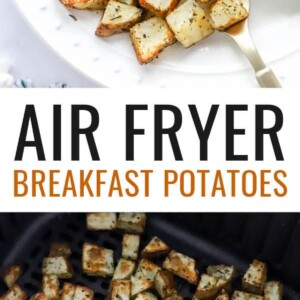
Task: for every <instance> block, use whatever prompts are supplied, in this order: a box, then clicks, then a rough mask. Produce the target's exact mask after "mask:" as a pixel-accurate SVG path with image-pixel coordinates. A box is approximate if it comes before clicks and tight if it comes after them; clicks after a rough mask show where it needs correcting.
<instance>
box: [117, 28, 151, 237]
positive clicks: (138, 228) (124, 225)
mask: <svg viewBox="0 0 300 300" xmlns="http://www.w3.org/2000/svg"><path fill="white" fill-rule="evenodd" d="M140 24H142V23H139V24H136V25H135V26H134V27H133V28H132V31H130V32H131V33H132V32H135V31H136V29H134V28H137V26H139V25H140ZM145 225H146V214H145V213H120V215H119V218H118V221H117V228H120V229H124V230H125V231H126V232H130V233H143V232H144V229H145Z"/></svg>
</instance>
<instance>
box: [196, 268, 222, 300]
mask: <svg viewBox="0 0 300 300" xmlns="http://www.w3.org/2000/svg"><path fill="white" fill-rule="evenodd" d="M217 284H218V279H216V278H215V277H212V276H209V275H207V274H202V275H201V279H200V282H199V284H198V287H197V290H196V293H195V298H196V299H198V300H202V299H214V298H216V296H217V295H218V293H219V291H220V289H219V288H218V285H217Z"/></svg>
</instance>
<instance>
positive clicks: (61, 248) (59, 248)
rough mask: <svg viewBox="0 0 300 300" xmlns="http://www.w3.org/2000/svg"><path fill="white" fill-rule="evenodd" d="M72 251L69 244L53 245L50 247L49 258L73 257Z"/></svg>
mask: <svg viewBox="0 0 300 300" xmlns="http://www.w3.org/2000/svg"><path fill="white" fill-rule="evenodd" d="M71 254H72V251H71V249H70V246H69V245H68V244H67V243H52V244H51V247H50V253H49V257H57V256H64V257H69V256H71Z"/></svg>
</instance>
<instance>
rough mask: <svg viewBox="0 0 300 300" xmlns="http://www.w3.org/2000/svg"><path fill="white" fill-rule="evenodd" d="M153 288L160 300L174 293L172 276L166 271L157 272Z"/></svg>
mask: <svg viewBox="0 0 300 300" xmlns="http://www.w3.org/2000/svg"><path fill="white" fill-rule="evenodd" d="M154 282H155V288H156V290H157V292H158V294H159V295H160V296H161V298H162V299H165V298H168V297H170V296H172V295H173V294H175V293H176V287H175V283H174V277H173V274H172V273H171V272H169V271H166V270H159V271H158V272H157V274H156V276H155V281H154Z"/></svg>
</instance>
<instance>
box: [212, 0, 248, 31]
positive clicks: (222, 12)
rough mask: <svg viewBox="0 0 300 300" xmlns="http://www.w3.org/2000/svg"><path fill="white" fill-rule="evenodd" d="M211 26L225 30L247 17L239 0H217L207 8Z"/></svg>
mask: <svg viewBox="0 0 300 300" xmlns="http://www.w3.org/2000/svg"><path fill="white" fill-rule="evenodd" d="M209 16H210V19H211V23H212V26H213V27H214V28H215V29H217V30H225V29H227V28H228V27H230V26H232V25H233V24H235V23H237V22H240V21H242V20H244V19H245V18H247V17H248V12H247V10H246V9H245V8H244V6H243V3H242V1H241V0H217V1H216V2H214V3H213V4H212V5H211V7H210V9H209Z"/></svg>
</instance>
